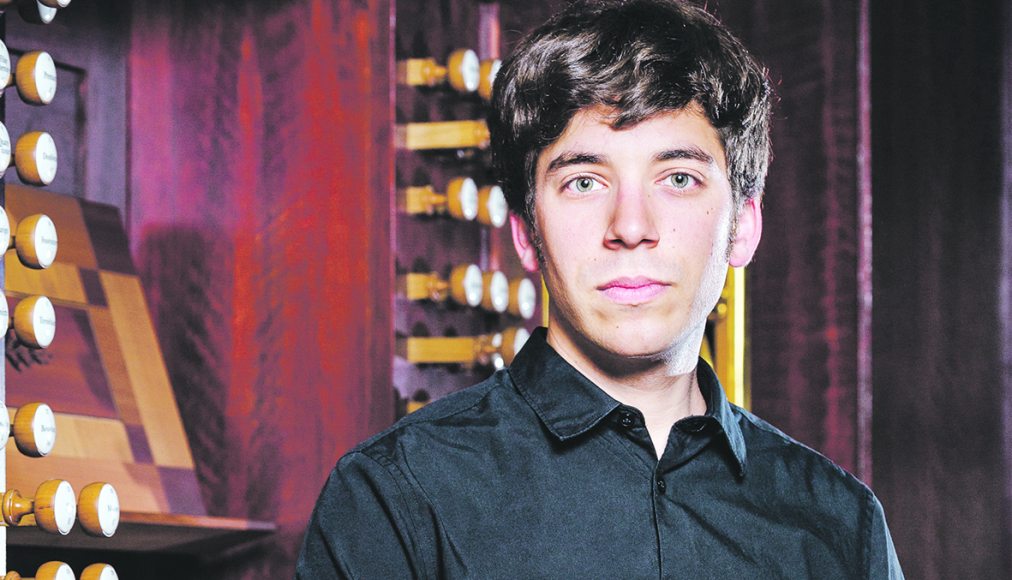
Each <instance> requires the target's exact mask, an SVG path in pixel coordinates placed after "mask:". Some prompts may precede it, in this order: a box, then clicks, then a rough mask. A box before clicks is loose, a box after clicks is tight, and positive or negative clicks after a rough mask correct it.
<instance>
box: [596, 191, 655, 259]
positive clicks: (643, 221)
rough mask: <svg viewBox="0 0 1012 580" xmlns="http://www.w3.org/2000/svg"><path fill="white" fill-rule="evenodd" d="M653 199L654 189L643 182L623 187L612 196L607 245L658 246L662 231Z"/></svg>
mask: <svg viewBox="0 0 1012 580" xmlns="http://www.w3.org/2000/svg"><path fill="white" fill-rule="evenodd" d="M651 201H652V200H651V196H650V192H649V191H648V190H645V189H644V188H642V187H640V186H630V187H621V188H619V190H618V193H617V194H616V195H615V197H614V198H613V200H612V212H611V222H610V223H609V225H608V231H607V233H606V235H605V245H606V246H608V247H609V248H611V249H620V248H623V247H624V248H630V249H631V248H635V247H637V246H640V245H646V246H647V247H653V246H656V245H657V241H658V237H659V232H658V231H657V225H656V222H655V219H654V218H655V216H654V212H653V211H652V203H651Z"/></svg>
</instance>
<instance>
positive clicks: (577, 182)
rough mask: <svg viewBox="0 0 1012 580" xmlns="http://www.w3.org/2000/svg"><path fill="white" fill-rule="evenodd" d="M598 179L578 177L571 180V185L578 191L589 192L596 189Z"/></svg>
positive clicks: (571, 187)
mask: <svg viewBox="0 0 1012 580" xmlns="http://www.w3.org/2000/svg"><path fill="white" fill-rule="evenodd" d="M596 186H597V180H596V179H594V178H592V177H577V178H576V179H574V180H573V181H570V182H569V187H570V189H572V190H573V191H575V192H577V193H587V192H590V191H593V190H594V189H596Z"/></svg>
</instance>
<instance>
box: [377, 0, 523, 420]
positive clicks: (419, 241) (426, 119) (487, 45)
mask: <svg viewBox="0 0 1012 580" xmlns="http://www.w3.org/2000/svg"><path fill="white" fill-rule="evenodd" d="M458 8H459V9H460V12H456V11H455V12H454V13H453V14H443V15H440V16H433V18H427V19H423V20H420V19H418V18H411V17H407V14H403V15H402V14H398V15H397V17H396V18H395V20H396V22H397V28H396V30H395V33H396V36H397V42H396V43H395V46H396V47H397V54H396V55H395V60H396V90H397V97H396V102H397V110H396V124H395V127H394V140H395V145H396V157H395V169H396V173H397V188H398V189H397V209H398V211H397V212H396V214H395V215H394V219H395V223H394V230H395V231H394V233H395V235H394V244H395V248H394V255H395V257H396V266H395V268H396V274H397V278H396V292H397V295H396V297H395V300H394V303H395V307H394V308H395V328H394V331H395V335H396V337H395V338H396V340H395V344H396V348H395V351H396V352H395V360H394V365H393V367H394V382H395V386H396V387H397V388H398V390H399V391H400V392H401V395H402V397H403V401H402V404H401V406H400V411H399V412H412V411H414V410H416V409H418V408H420V407H421V406H423V405H424V404H425V403H427V402H428V401H429V400H430V399H434V398H439V397H441V396H443V395H446V394H448V393H450V392H452V391H455V390H457V389H459V388H463V387H466V386H469V385H471V384H475V383H477V382H480V381H481V380H483V379H484V378H486V377H487V376H488V374H489V372H492V371H494V370H497V369H500V368H502V367H503V366H505V365H508V364H509V363H510V362H511V361H512V360H513V356H514V355H515V354H516V352H517V351H518V350H519V349H520V347H521V346H522V345H523V343H524V342H525V341H526V340H527V337H528V336H529V331H530V329H531V328H532V327H533V324H534V323H535V320H536V319H537V312H538V311H539V305H538V302H539V300H538V297H539V296H540V292H539V291H538V287H539V285H536V284H535V281H534V280H531V279H528V278H527V273H526V272H525V271H524V270H523V268H522V266H521V265H520V263H519V260H518V259H517V258H516V255H515V252H514V251H513V243H512V237H511V233H510V230H509V228H507V227H504V226H506V224H507V222H508V221H509V220H508V219H507V218H508V217H509V208H508V205H507V203H506V198H505V196H504V195H503V190H502V188H501V187H500V186H499V185H497V184H496V183H495V182H494V181H495V178H494V175H492V171H491V168H490V165H489V160H488V155H487V154H486V152H485V149H486V148H487V147H488V145H489V132H488V125H487V124H486V122H485V120H484V119H485V117H486V116H487V113H488V109H487V107H488V103H489V101H490V99H491V96H492V87H493V83H494V82H495V77H496V75H497V74H498V72H499V68H500V66H501V64H502V63H501V61H500V54H499V50H500V49H499V20H498V18H499V16H498V10H499V4H498V3H481V2H463V3H459V6H458ZM397 9H398V11H400V9H401V8H400V5H398V8H397ZM401 16H405V17H401ZM451 42H452V43H454V44H455V45H456V46H454V45H451V44H450V43H451ZM461 45H463V46H469V47H472V48H470V49H468V48H463V49H462V48H460V46H461ZM403 47H411V50H412V51H417V52H412V53H408V52H406V51H405V50H403ZM443 55H449V56H447V57H446V60H445V61H440V60H439V59H440V58H441V57H442V56H443ZM442 184H445V186H443V185H442ZM429 216H446V217H448V218H452V219H427V218H428V217H429ZM444 303H450V306H444V305H443V304H444ZM461 307H462V308H461Z"/></svg>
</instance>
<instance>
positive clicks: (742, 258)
mask: <svg viewBox="0 0 1012 580" xmlns="http://www.w3.org/2000/svg"><path fill="white" fill-rule="evenodd" d="M761 197H762V196H761V195H757V196H755V197H753V198H751V199H747V200H745V203H744V204H742V207H741V209H740V210H738V230H737V232H735V235H734V238H733V239H732V240H731V243H732V244H733V245H732V246H731V252H730V254H729V255H728V263H729V264H730V265H731V266H734V267H735V268H740V267H742V266H746V265H748V263H749V262H751V261H752V255H753V254H755V249H756V247H758V246H759V238H761V237H762V233H763V211H762V206H761V202H760V199H761Z"/></svg>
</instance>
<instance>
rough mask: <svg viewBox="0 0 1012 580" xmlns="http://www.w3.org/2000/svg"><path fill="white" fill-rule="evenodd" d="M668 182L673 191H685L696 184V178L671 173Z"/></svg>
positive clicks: (685, 174) (684, 174)
mask: <svg viewBox="0 0 1012 580" xmlns="http://www.w3.org/2000/svg"><path fill="white" fill-rule="evenodd" d="M668 180H669V181H670V183H671V185H672V187H674V188H675V189H686V188H688V187H690V186H692V184H694V183H695V182H696V178H695V177H693V176H691V175H689V174H688V173H673V174H671V176H670V177H668Z"/></svg>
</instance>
